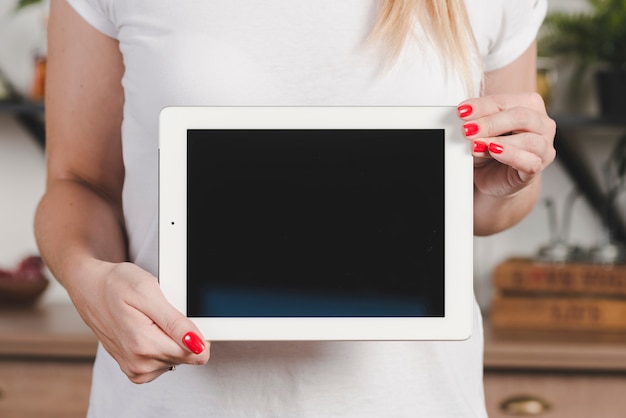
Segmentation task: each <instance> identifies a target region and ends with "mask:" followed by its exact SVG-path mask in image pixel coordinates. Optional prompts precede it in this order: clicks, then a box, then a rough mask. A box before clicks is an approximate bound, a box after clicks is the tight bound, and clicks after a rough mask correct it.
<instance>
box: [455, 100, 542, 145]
mask: <svg viewBox="0 0 626 418" xmlns="http://www.w3.org/2000/svg"><path fill="white" fill-rule="evenodd" d="M552 130H553V124H552V123H551V122H550V119H549V118H548V117H547V116H546V115H545V114H541V113H539V112H536V111H534V110H532V109H530V108H527V107H515V108H512V109H508V110H503V111H500V112H498V113H494V114H491V115H489V116H485V117H482V118H478V119H474V120H471V121H467V122H465V123H464V124H463V134H464V135H465V136H466V137H467V138H469V139H473V138H495V137H499V136H503V135H509V134H511V133H519V132H534V133H536V134H538V135H541V136H542V137H545V138H551V137H552Z"/></svg>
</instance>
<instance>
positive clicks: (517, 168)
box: [458, 93, 556, 197]
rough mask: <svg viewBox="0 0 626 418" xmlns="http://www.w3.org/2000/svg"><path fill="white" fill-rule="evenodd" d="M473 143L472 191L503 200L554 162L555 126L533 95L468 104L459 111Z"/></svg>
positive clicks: (464, 128)
mask: <svg viewBox="0 0 626 418" xmlns="http://www.w3.org/2000/svg"><path fill="white" fill-rule="evenodd" d="M458 111H459V117H460V118H461V119H462V120H463V131H464V134H465V137H466V138H467V139H469V140H471V141H472V153H473V155H474V186H475V188H476V189H477V191H478V192H480V193H482V194H485V195H488V196H492V197H505V196H509V195H512V194H514V193H517V192H518V191H520V190H521V189H523V188H525V187H526V186H528V185H529V184H530V183H532V182H533V180H534V179H535V178H536V176H537V175H538V174H539V173H541V172H542V171H543V170H544V169H545V168H546V167H547V166H548V165H549V164H550V163H552V161H553V160H554V158H555V156H556V151H555V149H554V136H555V134H556V123H555V122H554V120H552V119H551V118H550V117H549V116H548V114H547V111H546V107H545V104H544V101H543V99H542V98H541V96H540V95H539V94H537V93H522V94H502V95H493V96H485V97H481V98H475V99H469V100H466V101H464V102H463V103H461V104H460V105H459V106H458Z"/></svg>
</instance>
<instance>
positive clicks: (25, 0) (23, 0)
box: [16, 0, 42, 10]
mask: <svg viewBox="0 0 626 418" xmlns="http://www.w3.org/2000/svg"><path fill="white" fill-rule="evenodd" d="M41 2H42V0H19V2H18V3H17V6H16V9H17V10H20V9H23V8H24V7H26V6H30V5H31V4H38V3H41Z"/></svg>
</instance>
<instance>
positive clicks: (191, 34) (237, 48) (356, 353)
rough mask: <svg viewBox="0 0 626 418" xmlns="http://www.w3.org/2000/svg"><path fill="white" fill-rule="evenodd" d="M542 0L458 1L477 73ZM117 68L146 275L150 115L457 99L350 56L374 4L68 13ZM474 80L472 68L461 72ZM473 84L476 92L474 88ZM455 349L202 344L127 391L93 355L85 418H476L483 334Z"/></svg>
mask: <svg viewBox="0 0 626 418" xmlns="http://www.w3.org/2000/svg"><path fill="white" fill-rule="evenodd" d="M546 1H547V0H515V1H511V0H466V4H467V7H468V11H469V14H470V20H471V22H472V26H473V29H474V31H475V36H476V38H477V41H478V45H479V50H480V53H481V56H482V58H483V64H484V69H485V70H486V71H490V70H495V69H498V68H500V67H503V66H506V65H507V64H509V63H510V62H512V61H513V60H514V59H515V58H517V57H518V56H519V55H520V54H521V53H522V52H524V51H525V50H526V49H527V47H528V46H529V45H530V44H531V42H532V41H533V40H534V39H535V37H536V35H537V31H538V28H539V26H540V24H541V22H542V20H543V18H544V16H545V13H546V9H547V4H546ZM69 2H70V3H71V4H72V6H73V7H74V8H75V9H76V10H77V11H78V13H79V14H80V15H82V16H83V17H84V18H85V19H86V20H87V21H88V22H89V23H90V24H91V25H93V26H94V27H95V28H97V29H98V30H100V31H101V32H103V33H104V34H106V35H108V36H111V37H114V38H116V39H118V40H119V42H120V48H121V51H122V53H123V56H124V65H125V69H126V71H125V74H124V78H123V86H124V91H125V103H124V120H123V126H122V136H123V154H124V162H125V167H126V180H125V187H124V210H125V214H126V222H127V227H128V234H129V241H130V254H131V257H132V260H133V261H135V262H136V263H137V264H139V265H140V266H142V267H143V268H145V269H147V270H148V271H150V272H152V273H154V274H156V272H157V201H158V200H157V140H158V123H157V122H158V114H159V111H160V110H161V109H162V108H163V107H165V106H170V105H456V104H458V103H459V102H460V101H462V100H463V99H465V98H466V93H465V89H464V88H463V86H462V85H461V83H459V82H458V81H455V80H449V79H447V78H446V77H445V74H446V72H445V71H443V70H442V66H441V63H440V60H439V59H438V57H437V55H436V54H434V53H433V52H432V50H429V49H428V48H426V49H421V50H420V49H419V47H418V46H417V44H413V43H409V44H408V45H407V47H406V48H405V49H404V50H403V52H402V54H401V56H400V58H399V60H398V62H397V63H396V65H395V66H393V67H392V68H391V69H389V70H385V69H384V68H383V65H381V60H380V55H379V53H378V52H379V51H378V50H376V49H375V48H374V47H368V46H365V45H364V39H365V37H366V36H367V34H368V33H369V31H370V28H371V26H372V22H373V20H374V18H375V15H376V11H377V4H378V2H377V1H376V0H265V1H250V0H211V1H208V0H185V1H171V0H170V1H166V0H69ZM475 71H476V72H479V69H478V68H477V69H475ZM477 86H478V79H477V80H476V86H474V87H477ZM474 317H475V318H474V333H473V336H472V337H471V338H470V339H469V340H467V341H462V342H293V343H290V342H261V343H260V342H250V343H246V342H236V343H235V342H233V343H225V342H224V343H217V342H216V343H213V344H212V346H211V359H210V360H209V363H208V364H207V365H206V366H180V367H178V369H177V370H176V372H174V373H167V374H165V375H163V376H161V377H160V378H158V379H157V380H155V381H154V382H151V383H148V384H143V385H135V384H133V383H131V382H130V381H129V380H128V379H127V377H126V376H125V375H124V374H123V373H122V372H121V371H120V368H119V366H118V365H117V364H116V363H115V361H114V360H113V359H112V358H111V357H110V356H109V355H108V354H107V353H106V352H105V351H104V350H103V349H102V348H100V349H99V351H98V355H97V358H96V363H95V366H94V374H93V384H92V394H91V403H90V409H89V416H90V417H101V418H111V417H115V418H124V417H129V418H137V417H142V418H148V417H158V418H163V417H184V416H198V417H294V418H296V417H297V418H303V417H359V418H364V417H376V418H379V417H409V416H410V417H428V418H439V417H455V418H456V417H485V416H486V411H485V406H484V395H483V386H482V383H483V382H482V355H483V345H482V344H483V340H482V325H481V318H480V312H479V310H478V307H477V306H475V315H474Z"/></svg>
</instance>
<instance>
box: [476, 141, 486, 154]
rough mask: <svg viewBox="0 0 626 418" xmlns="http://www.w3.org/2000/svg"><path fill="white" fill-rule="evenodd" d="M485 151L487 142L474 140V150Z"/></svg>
mask: <svg viewBox="0 0 626 418" xmlns="http://www.w3.org/2000/svg"><path fill="white" fill-rule="evenodd" d="M485 151H487V144H485V143H484V142H483V141H474V152H485Z"/></svg>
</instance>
